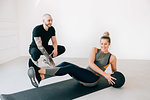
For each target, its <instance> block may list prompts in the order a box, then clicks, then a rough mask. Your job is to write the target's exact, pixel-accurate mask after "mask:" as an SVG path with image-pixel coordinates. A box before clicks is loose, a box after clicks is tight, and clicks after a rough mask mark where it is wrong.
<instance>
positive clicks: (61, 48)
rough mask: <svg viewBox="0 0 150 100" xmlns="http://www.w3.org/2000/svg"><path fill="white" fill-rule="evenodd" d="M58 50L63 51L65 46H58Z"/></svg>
mask: <svg viewBox="0 0 150 100" xmlns="http://www.w3.org/2000/svg"><path fill="white" fill-rule="evenodd" d="M58 50H59V51H58V52H60V54H62V53H64V52H65V51H66V48H65V47H64V46H58Z"/></svg>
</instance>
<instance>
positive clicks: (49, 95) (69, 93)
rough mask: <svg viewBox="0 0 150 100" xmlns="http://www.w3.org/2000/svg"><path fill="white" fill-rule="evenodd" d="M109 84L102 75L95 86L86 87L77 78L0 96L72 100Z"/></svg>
mask: <svg viewBox="0 0 150 100" xmlns="http://www.w3.org/2000/svg"><path fill="white" fill-rule="evenodd" d="M109 86H110V85H109V84H108V82H107V80H106V79H105V78H104V77H101V78H100V80H99V82H98V85H96V86H94V87H85V86H83V85H81V84H80V83H78V82H77V81H76V80H74V79H69V80H66V81H61V82H58V83H53V84H49V85H46V86H42V87H39V88H34V89H30V90H26V91H21V92H18V93H13V94H2V95H0V98H1V99H2V100H72V99H75V98H78V97H81V96H84V95H86V94H90V93H92V92H95V91H98V90H101V89H104V88H107V87H109Z"/></svg>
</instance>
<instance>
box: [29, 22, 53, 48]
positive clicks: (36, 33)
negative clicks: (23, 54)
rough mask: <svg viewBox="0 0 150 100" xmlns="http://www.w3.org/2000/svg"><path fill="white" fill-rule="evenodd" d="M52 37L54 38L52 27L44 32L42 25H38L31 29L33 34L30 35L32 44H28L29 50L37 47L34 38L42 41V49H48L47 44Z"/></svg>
mask: <svg viewBox="0 0 150 100" xmlns="http://www.w3.org/2000/svg"><path fill="white" fill-rule="evenodd" d="M52 36H55V29H54V27H53V26H51V27H50V28H49V29H48V31H46V30H45V29H44V27H43V25H38V26H36V27H35V28H34V29H33V34H32V43H31V44H30V48H32V47H36V48H37V45H36V43H35V41H34V37H41V40H42V45H43V46H44V48H47V47H48V42H49V40H50V38H51V37H52Z"/></svg>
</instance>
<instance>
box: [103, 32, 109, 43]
mask: <svg viewBox="0 0 150 100" xmlns="http://www.w3.org/2000/svg"><path fill="white" fill-rule="evenodd" d="M101 39H108V42H109V43H111V39H110V37H109V32H104V34H103V36H102V37H101Z"/></svg>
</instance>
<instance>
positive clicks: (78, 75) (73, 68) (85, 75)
mask: <svg viewBox="0 0 150 100" xmlns="http://www.w3.org/2000/svg"><path fill="white" fill-rule="evenodd" d="M56 67H60V69H59V70H58V71H57V72H56V73H55V76H62V75H65V74H69V75H70V76H71V77H73V78H75V79H76V80H78V81H81V82H85V83H94V82H96V81H97V80H98V79H99V76H97V75H95V74H94V73H93V72H91V71H89V70H87V69H84V68H81V67H79V66H77V65H74V64H71V63H68V62H63V63H61V64H59V65H57V66H56Z"/></svg>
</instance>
